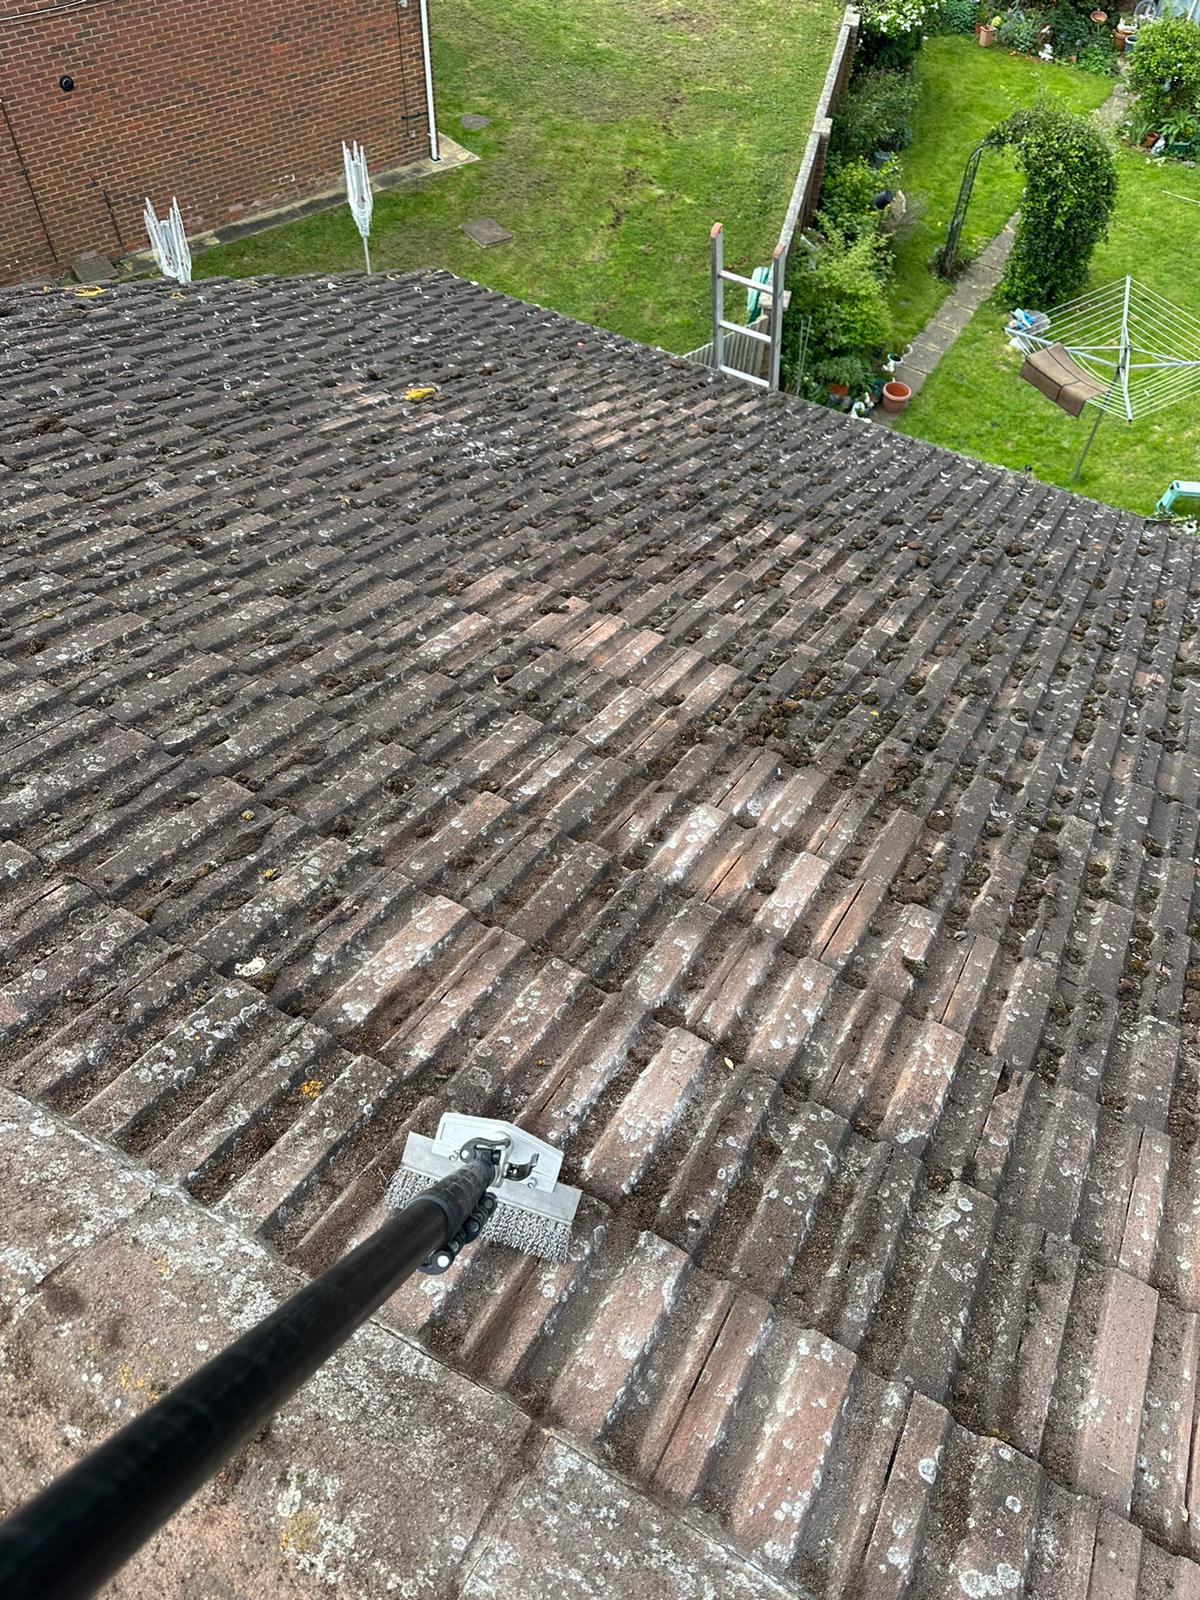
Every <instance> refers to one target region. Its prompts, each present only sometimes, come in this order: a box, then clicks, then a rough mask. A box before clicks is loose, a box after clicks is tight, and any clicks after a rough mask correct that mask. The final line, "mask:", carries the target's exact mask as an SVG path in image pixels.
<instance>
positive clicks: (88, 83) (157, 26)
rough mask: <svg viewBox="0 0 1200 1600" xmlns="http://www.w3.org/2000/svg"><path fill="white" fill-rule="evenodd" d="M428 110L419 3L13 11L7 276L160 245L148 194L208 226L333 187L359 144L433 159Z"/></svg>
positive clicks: (22, 5)
mask: <svg viewBox="0 0 1200 1600" xmlns="http://www.w3.org/2000/svg"><path fill="white" fill-rule="evenodd" d="M64 76H69V77H71V78H73V79H74V82H75V87H74V89H73V90H72V91H71V92H70V93H64V92H63V90H62V88H61V87H60V81H59V80H60V79H61V78H63V77H64ZM425 104H426V102H425V82H424V66H423V60H422V51H421V30H420V14H419V7H418V3H417V0H410V3H409V4H408V5H407V6H405V5H403V4H402V3H400V0H0V281H11V280H13V279H18V278H22V277H28V276H31V275H33V274H36V273H41V272H55V271H61V270H63V269H65V268H66V267H67V266H69V264H70V262H71V260H72V258H73V257H74V256H75V255H77V254H78V253H79V252H80V251H81V250H85V249H96V250H99V251H101V252H103V253H104V254H106V255H109V256H116V255H121V254H124V253H125V252H127V251H130V250H135V249H142V248H145V245H146V239H145V233H144V229H143V226H142V220H141V213H142V205H143V202H144V200H145V198H146V196H147V195H149V196H150V197H151V198H152V199H153V200H154V202H155V204H156V206H157V208H158V210H159V212H160V214H161V212H163V211H164V210H165V209H166V207H167V205H168V204H169V202H170V199H171V196H172V195H173V194H177V195H178V196H179V203H180V207H181V210H182V212H183V218H184V224H185V226H186V228H187V230H188V232H189V233H196V232H200V231H202V230H204V229H207V228H215V227H220V226H222V225H223V224H227V223H230V222H234V221H237V220H239V219H240V218H243V217H245V216H247V215H249V214H251V213H253V212H254V211H258V210H262V209H264V208H268V207H273V206H279V205H285V204H287V203H288V202H291V201H295V200H298V199H302V198H304V197H305V196H306V195H310V194H314V193H319V192H320V191H321V190H322V189H328V188H331V187H333V186H334V185H335V184H336V183H339V182H340V181H341V162H342V156H341V140H342V139H343V138H345V139H351V138H357V139H359V140H361V142H362V143H363V144H364V145H365V147H366V150H367V155H368V159H369V161H370V163H371V167H372V169H373V170H375V171H381V170H383V169H384V168H387V167H396V166H400V165H402V164H403V163H404V162H406V161H409V160H415V159H419V158H420V157H421V156H425V155H428V153H429V132H428V126H427V119H426V111H425ZM23 169H24V170H23ZM39 212H40V214H39Z"/></svg>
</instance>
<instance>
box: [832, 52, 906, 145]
mask: <svg viewBox="0 0 1200 1600" xmlns="http://www.w3.org/2000/svg"><path fill="white" fill-rule="evenodd" d="M919 92H920V91H919V90H918V87H917V83H916V80H915V79H914V78H913V77H911V76H910V75H909V74H907V73H900V72H889V71H888V70H887V69H885V68H883V67H868V68H866V70H865V71H861V72H856V73H855V74H854V76H853V78H852V79H851V80H850V86H849V88H848V89H847V90H846V92H845V94H844V95H843V96H842V98H841V100H840V102H839V103H838V108H837V111H836V113H835V114H834V118H833V132H832V134H831V136H830V141H829V148H830V151H831V152H832V154H833V155H835V156H839V157H842V158H844V159H846V160H848V161H854V160H858V159H862V158H863V157H866V156H870V155H872V154H873V153H874V152H875V151H876V150H902V149H903V148H904V146H905V145H906V144H908V143H909V141H910V140H911V139H912V120H911V119H912V115H913V112H914V111H915V110H916V106H917V96H918V94H919Z"/></svg>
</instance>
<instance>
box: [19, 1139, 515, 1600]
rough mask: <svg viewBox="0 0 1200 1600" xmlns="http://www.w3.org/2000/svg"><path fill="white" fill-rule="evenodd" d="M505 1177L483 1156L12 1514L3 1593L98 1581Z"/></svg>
mask: <svg viewBox="0 0 1200 1600" xmlns="http://www.w3.org/2000/svg"><path fill="white" fill-rule="evenodd" d="M494 1177H495V1168H494V1167H493V1166H492V1165H491V1164H490V1163H489V1162H488V1161H471V1162H467V1163H464V1165H463V1166H462V1167H461V1168H460V1169H459V1170H458V1171H457V1172H454V1173H452V1174H451V1175H450V1176H449V1177H448V1178H443V1179H442V1180H441V1181H440V1182H439V1183H436V1184H434V1185H432V1186H431V1187H430V1188H429V1189H428V1190H427V1191H426V1192H425V1193H424V1194H422V1195H420V1196H419V1197H418V1198H417V1199H416V1200H414V1201H413V1203H412V1204H411V1205H410V1206H406V1207H405V1209H404V1210H403V1211H401V1212H399V1213H397V1215H396V1216H395V1217H393V1218H391V1219H390V1221H388V1222H385V1223H384V1224H383V1226H382V1227H380V1228H378V1229H376V1231H375V1232H374V1233H373V1234H371V1236H370V1238H368V1239H364V1240H363V1242H362V1244H360V1245H359V1246H358V1247H357V1248H356V1249H354V1250H352V1251H351V1252H350V1254H349V1255H348V1256H344V1257H343V1258H342V1260H341V1261H338V1262H336V1263H335V1265H333V1266H332V1267H330V1268H329V1270H328V1272H325V1273H322V1275H321V1276H320V1277H319V1278H316V1279H315V1280H314V1281H313V1282H312V1283H310V1284H308V1285H306V1287H305V1288H303V1289H301V1290H300V1291H299V1292H298V1293H297V1294H294V1295H293V1296H292V1298H291V1299H290V1300H287V1301H285V1302H284V1304H283V1305H281V1306H280V1307H279V1309H278V1310H277V1311H274V1312H272V1314H271V1315H270V1316H269V1317H265V1318H264V1319H263V1321H262V1322H260V1323H258V1324H257V1325H256V1326H255V1327H253V1328H251V1329H250V1331H249V1332H248V1333H245V1334H243V1335H242V1337H241V1338H240V1339H238V1340H237V1341H236V1342H235V1343H234V1344H231V1345H229V1346H228V1348H227V1349H225V1350H223V1351H222V1352H221V1353H220V1355H217V1356H214V1357H213V1359H212V1360H211V1361H208V1362H206V1363H205V1365H204V1366H202V1367H201V1368H199V1370H198V1371H196V1372H194V1373H193V1374H192V1375H191V1377H190V1378H186V1379H185V1380H184V1381H183V1382H182V1383H181V1384H179V1385H178V1387H177V1388H175V1389H172V1390H171V1392H170V1393H169V1394H167V1395H164V1397H163V1398H162V1399H161V1400H160V1401H159V1402H158V1403H157V1404H156V1405H154V1406H151V1408H150V1409H149V1411H146V1412H143V1414H142V1415H141V1416H140V1417H137V1418H136V1419H135V1420H134V1421H133V1422H131V1423H129V1424H128V1425H127V1426H126V1427H124V1428H122V1429H121V1431H120V1432H119V1433H116V1434H114V1435H113V1437H112V1438H111V1439H108V1440H106V1441H105V1443H104V1444H102V1445H101V1446H100V1447H99V1448H98V1449H96V1450H94V1451H92V1453H91V1454H90V1455H88V1456H85V1457H84V1459H83V1460H82V1461H80V1462H79V1463H78V1464H77V1465H76V1466H74V1467H72V1468H71V1469H70V1470H69V1471H68V1472H65V1473H64V1474H63V1476H62V1477H61V1478H57V1479H55V1481H54V1482H53V1483H52V1484H50V1485H49V1487H48V1488H46V1489H43V1490H42V1492H41V1494H39V1495H36V1496H35V1497H34V1499H32V1500H30V1501H29V1502H28V1503H27V1504H26V1505H24V1506H22V1507H20V1508H19V1509H18V1510H17V1511H15V1512H14V1513H13V1514H12V1516H11V1517H9V1518H8V1519H7V1521H5V1522H3V1523H0V1595H3V1596H4V1597H5V1600H78V1597H82V1596H86V1595H91V1594H94V1593H95V1591H96V1590H97V1589H98V1588H99V1587H100V1585H101V1584H103V1583H104V1582H105V1581H106V1580H107V1579H108V1578H110V1577H111V1576H112V1574H113V1573H114V1572H115V1571H116V1570H117V1568H118V1567H119V1566H121V1564H122V1563H123V1562H125V1561H127V1560H128V1559H129V1557H130V1556H131V1555H132V1554H133V1553H134V1551H135V1550H136V1549H137V1548H138V1546H139V1545H141V1544H144V1543H145V1541H146V1540H147V1539H148V1538H149V1537H150V1535H151V1534H152V1533H154V1532H155V1530H156V1529H157V1528H159V1527H161V1526H162V1524H163V1523H164V1522H165V1521H166V1520H167V1518H168V1517H169V1516H171V1514H172V1513H173V1512H175V1511H177V1510H178V1509H179V1507H180V1506H181V1505H182V1504H183V1503H184V1501H185V1500H187V1499H188V1498H189V1497H190V1496H191V1495H193V1494H194V1493H195V1492H196V1490H197V1489H198V1488H200V1486H201V1484H203V1483H204V1482H205V1480H206V1479H207V1478H209V1477H211V1476H212V1474H213V1473H214V1472H216V1471H217V1469H218V1468H219V1467H220V1466H222V1464H223V1463H224V1462H226V1461H227V1460H228V1459H229V1457H230V1456H231V1455H232V1454H233V1453H234V1451H235V1450H237V1449H239V1448H240V1446H242V1445H243V1444H245V1443H246V1441H247V1440H248V1439H250V1438H252V1437H253V1435H254V1434H255V1433H256V1432H257V1431H258V1430H259V1428H261V1427H262V1425H263V1423H264V1422H266V1421H267V1419H268V1418H269V1417H271V1416H272V1415H273V1414H274V1413H275V1412H276V1411H278V1409H279V1407H280V1406H281V1405H283V1403H284V1401H285V1400H287V1399H288V1398H289V1397H290V1396H291V1395H293V1394H294V1393H295V1392H296V1390H297V1389H298V1388H299V1387H300V1385H301V1384H302V1383H304V1382H305V1380H306V1379H308V1378H310V1377H311V1376H312V1374H313V1373H314V1372H315V1371H316V1370H317V1368H318V1367H319V1366H320V1365H321V1364H322V1362H324V1361H325V1360H327V1359H328V1357H329V1356H331V1355H332V1354H333V1352H334V1351H335V1350H336V1349H337V1348H338V1346H339V1345H342V1344H344V1343H345V1341H346V1340H347V1339H348V1338H349V1337H350V1335H351V1334H352V1333H353V1332H354V1330H355V1329H356V1328H357V1327H359V1325H360V1324H361V1323H363V1322H365V1321H366V1319H367V1318H368V1317H369V1316H370V1315H371V1313H372V1311H374V1310H376V1309H377V1308H378V1307H379V1306H381V1305H382V1304H383V1302H384V1301H385V1300H386V1299H387V1297H388V1296H389V1295H390V1294H392V1293H393V1292H394V1291H395V1290H396V1289H397V1288H399V1286H400V1285H401V1284H402V1283H403V1282H404V1280H405V1279H406V1278H408V1277H411V1275H412V1274H413V1273H414V1272H415V1271H416V1270H417V1268H418V1267H419V1266H420V1265H421V1263H422V1262H423V1261H425V1260H426V1259H427V1258H428V1257H429V1256H431V1255H433V1253H434V1252H435V1251H439V1250H441V1248H442V1247H443V1246H444V1245H446V1244H447V1242H448V1241H450V1240H452V1239H454V1238H455V1236H456V1235H457V1234H459V1233H460V1232H461V1230H462V1229H463V1228H464V1226H465V1225H466V1223H467V1219H468V1218H469V1217H470V1215H471V1213H472V1212H473V1211H474V1210H475V1209H476V1207H477V1206H478V1205H479V1203H480V1200H481V1199H482V1198H483V1195H484V1191H485V1190H486V1189H487V1187H488V1185H489V1184H490V1183H491V1181H492V1179H493V1178H494Z"/></svg>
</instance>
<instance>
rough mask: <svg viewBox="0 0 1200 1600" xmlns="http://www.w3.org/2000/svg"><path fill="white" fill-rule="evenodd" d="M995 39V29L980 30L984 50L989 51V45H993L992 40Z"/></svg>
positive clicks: (980, 39)
mask: <svg viewBox="0 0 1200 1600" xmlns="http://www.w3.org/2000/svg"><path fill="white" fill-rule="evenodd" d="M995 37H996V30H995V28H980V30H979V42H980V44H981V45H982V46H983V48H984V49H985V50H986V49H987V47H988V45H990V44H991V42H992V40H993V39H994V38H995Z"/></svg>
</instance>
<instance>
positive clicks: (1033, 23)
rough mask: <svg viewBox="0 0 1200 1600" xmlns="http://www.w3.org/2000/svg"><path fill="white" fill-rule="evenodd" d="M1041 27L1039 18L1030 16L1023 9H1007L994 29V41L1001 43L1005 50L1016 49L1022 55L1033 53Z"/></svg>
mask: <svg viewBox="0 0 1200 1600" xmlns="http://www.w3.org/2000/svg"><path fill="white" fill-rule="evenodd" d="M1041 27H1042V24H1041V20H1040V18H1036V17H1031V16H1029V15H1028V14H1027V13H1026V12H1024V11H1018V10H1013V11H1009V12H1007V13H1006V15H1005V17H1004V20H1003V21H1002V22H1001V24H1000V26H999V27H998V28H997V29H996V42H997V43H998V44H1002V45H1003V46H1004V48H1005V49H1006V50H1018V51H1020V53H1021V54H1022V55H1027V56H1029V55H1033V54H1034V53H1035V51H1036V50H1037V47H1038V34H1039V32H1040V31H1041Z"/></svg>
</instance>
